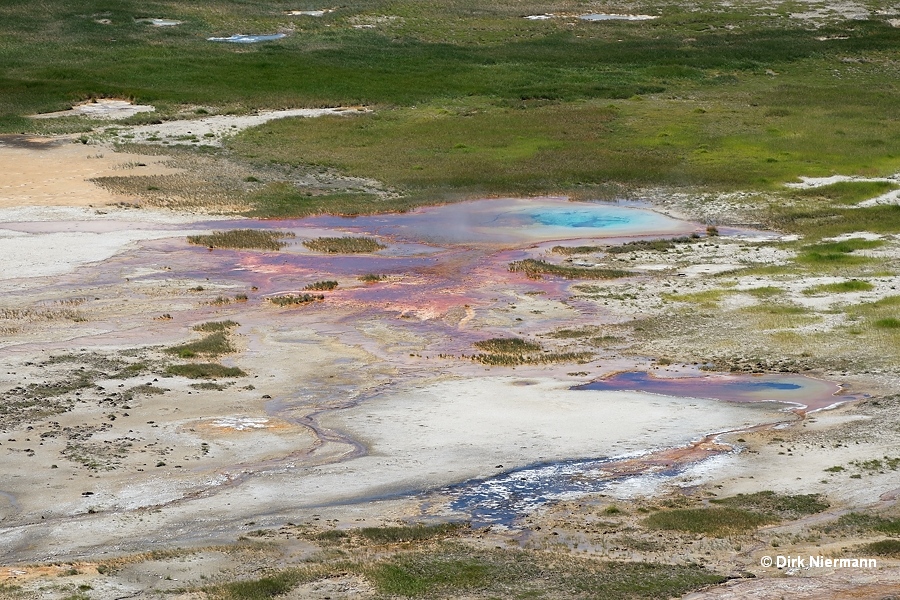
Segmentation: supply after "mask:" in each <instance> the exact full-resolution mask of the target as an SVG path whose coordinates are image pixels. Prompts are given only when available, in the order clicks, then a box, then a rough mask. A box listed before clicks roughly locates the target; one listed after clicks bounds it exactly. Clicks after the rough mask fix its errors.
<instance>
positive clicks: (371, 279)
mask: <svg viewBox="0 0 900 600" xmlns="http://www.w3.org/2000/svg"><path fill="white" fill-rule="evenodd" d="M385 279H387V275H379V274H377V273H366V274H365V275H360V277H359V280H360V281H362V282H363V283H378V282H379V281H384V280H385Z"/></svg>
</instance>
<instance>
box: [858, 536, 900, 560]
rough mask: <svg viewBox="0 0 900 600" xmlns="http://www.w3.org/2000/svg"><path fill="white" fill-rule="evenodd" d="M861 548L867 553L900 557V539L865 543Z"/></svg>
mask: <svg viewBox="0 0 900 600" xmlns="http://www.w3.org/2000/svg"><path fill="white" fill-rule="evenodd" d="M860 550H862V552H864V553H865V554H870V555H871V554H874V555H875V556H888V557H891V558H900V540H880V541H878V542H872V543H870V544H865V545H863V546H862V547H861V548H860Z"/></svg>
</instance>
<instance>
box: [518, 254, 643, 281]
mask: <svg viewBox="0 0 900 600" xmlns="http://www.w3.org/2000/svg"><path fill="white" fill-rule="evenodd" d="M509 270H510V271H512V272H513V273H523V274H524V275H525V276H526V277H528V278H529V279H540V278H541V277H542V276H543V275H555V276H557V277H563V278H564V279H617V278H619V277H629V276H630V275H633V273H632V272H631V271H624V270H622V269H602V268H595V267H584V268H583V267H565V266H562V265H554V264H552V263H548V262H547V261H544V260H537V259H534V258H526V259H525V260H517V261H514V262H511V263H509Z"/></svg>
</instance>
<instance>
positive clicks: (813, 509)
mask: <svg viewBox="0 0 900 600" xmlns="http://www.w3.org/2000/svg"><path fill="white" fill-rule="evenodd" d="M711 502H714V503H715V504H719V505H722V506H727V507H729V508H736V509H740V510H749V511H754V512H757V513H760V514H762V515H768V516H773V517H777V518H779V519H799V518H800V517H803V516H806V515H813V514H816V513H820V512H822V511H823V510H826V509H827V508H828V507H829V506H830V504H828V502H827V501H826V500H825V499H824V498H823V497H822V495H821V494H800V495H794V496H792V495H782V494H776V493H775V492H773V491H769V490H766V491H763V492H757V493H755V494H738V495H737V496H732V497H730V498H716V499H713V500H711Z"/></svg>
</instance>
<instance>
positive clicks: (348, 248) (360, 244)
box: [303, 236, 387, 254]
mask: <svg viewBox="0 0 900 600" xmlns="http://www.w3.org/2000/svg"><path fill="white" fill-rule="evenodd" d="M303 245H304V246H306V247H307V248H309V249H310V250H313V251H315V252H325V253H327V254H363V253H369V252H376V251H378V250H383V249H384V248H387V246H385V245H384V244H381V243H379V242H378V240H376V239H374V238H370V237H353V236H345V237H320V238H316V239H314V240H304V241H303Z"/></svg>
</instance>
